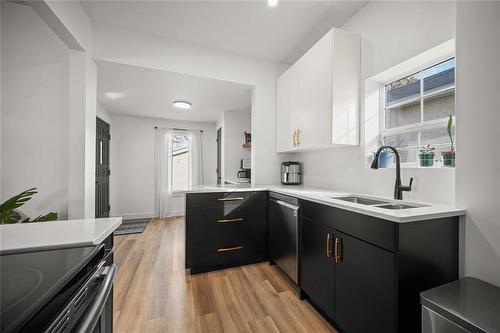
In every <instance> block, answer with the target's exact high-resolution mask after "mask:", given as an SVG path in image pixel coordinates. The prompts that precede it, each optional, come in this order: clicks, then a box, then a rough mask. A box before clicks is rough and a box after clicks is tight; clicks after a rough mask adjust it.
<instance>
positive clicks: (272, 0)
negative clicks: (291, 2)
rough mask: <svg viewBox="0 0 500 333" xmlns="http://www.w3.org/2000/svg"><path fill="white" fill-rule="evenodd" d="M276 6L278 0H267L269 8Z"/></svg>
mask: <svg viewBox="0 0 500 333" xmlns="http://www.w3.org/2000/svg"><path fill="white" fill-rule="evenodd" d="M277 4H278V0H267V5H268V6H269V7H276V5H277Z"/></svg>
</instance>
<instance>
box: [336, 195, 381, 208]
mask: <svg viewBox="0 0 500 333" xmlns="http://www.w3.org/2000/svg"><path fill="white" fill-rule="evenodd" d="M332 199H336V200H343V201H349V202H354V203H357V204H361V205H369V206H372V205H381V204H387V203H388V202H387V201H380V200H375V199H369V198H363V197H358V196H355V195H353V196H347V197H332Z"/></svg>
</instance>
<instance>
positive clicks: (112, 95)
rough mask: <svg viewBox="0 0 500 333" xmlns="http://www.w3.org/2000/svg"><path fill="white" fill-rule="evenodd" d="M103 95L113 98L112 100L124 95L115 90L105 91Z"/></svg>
mask: <svg viewBox="0 0 500 333" xmlns="http://www.w3.org/2000/svg"><path fill="white" fill-rule="evenodd" d="M105 95H106V97H108V98H109V99H113V100H114V99H119V98H123V97H125V94H124V93H122V92H116V91H108V92H107V93H105Z"/></svg>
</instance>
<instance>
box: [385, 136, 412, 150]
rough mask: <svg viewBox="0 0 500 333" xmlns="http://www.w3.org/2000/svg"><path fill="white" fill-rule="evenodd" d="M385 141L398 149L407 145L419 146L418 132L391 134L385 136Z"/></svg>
mask: <svg viewBox="0 0 500 333" xmlns="http://www.w3.org/2000/svg"><path fill="white" fill-rule="evenodd" d="M384 143H385V144H386V145H389V146H394V147H396V148H398V149H401V148H406V147H416V146H418V133H417V132H413V133H405V134H397V135H390V136H386V137H385V138H384Z"/></svg>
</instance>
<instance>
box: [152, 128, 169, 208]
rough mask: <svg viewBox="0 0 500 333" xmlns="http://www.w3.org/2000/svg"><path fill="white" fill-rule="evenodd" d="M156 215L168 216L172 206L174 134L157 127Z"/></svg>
mask: <svg viewBox="0 0 500 333" xmlns="http://www.w3.org/2000/svg"><path fill="white" fill-rule="evenodd" d="M155 132H156V133H155V135H156V137H155V217H156V218H164V217H167V216H168V214H169V212H170V211H171V206H172V191H171V188H172V186H171V184H170V182H171V179H172V177H171V175H172V164H171V163H170V160H171V158H172V142H171V140H172V134H173V131H172V130H170V129H166V128H156V129H155Z"/></svg>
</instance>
